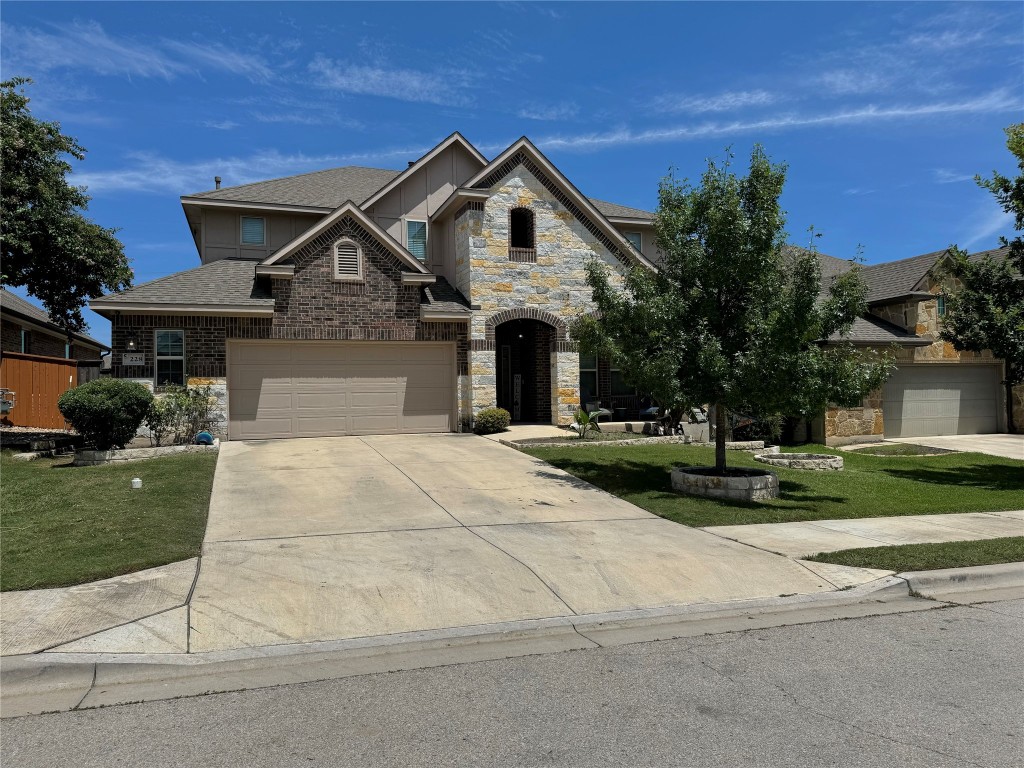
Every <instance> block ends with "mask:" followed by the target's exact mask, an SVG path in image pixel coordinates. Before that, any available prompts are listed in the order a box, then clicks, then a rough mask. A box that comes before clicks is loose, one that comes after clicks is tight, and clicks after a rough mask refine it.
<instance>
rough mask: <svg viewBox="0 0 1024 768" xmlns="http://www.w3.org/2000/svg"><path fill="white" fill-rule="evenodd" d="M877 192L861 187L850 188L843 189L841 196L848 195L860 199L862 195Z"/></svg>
mask: <svg viewBox="0 0 1024 768" xmlns="http://www.w3.org/2000/svg"><path fill="white" fill-rule="evenodd" d="M877 191H878V190H876V189H865V188H863V187H851V188H850V189H844V190H843V194H844V195H849V196H850V197H861V196H863V195H873V194H875V192H877Z"/></svg>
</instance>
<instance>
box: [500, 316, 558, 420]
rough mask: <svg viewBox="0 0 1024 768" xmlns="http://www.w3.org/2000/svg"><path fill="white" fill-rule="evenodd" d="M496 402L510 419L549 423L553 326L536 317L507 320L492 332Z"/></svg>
mask: <svg viewBox="0 0 1024 768" xmlns="http://www.w3.org/2000/svg"><path fill="white" fill-rule="evenodd" d="M495 341H496V346H497V358H498V361H497V362H498V371H497V374H498V375H497V393H496V394H497V401H498V407H499V408H504V409H505V410H506V411H508V412H509V414H511V416H512V420H513V421H526V422H542V423H550V422H551V349H552V344H553V342H554V329H553V328H551V326H549V325H547V324H546V323H541V322H539V321H537V320H510V321H508V322H505V323H502V324H501V325H499V326H498V327H497V329H496V331H495Z"/></svg>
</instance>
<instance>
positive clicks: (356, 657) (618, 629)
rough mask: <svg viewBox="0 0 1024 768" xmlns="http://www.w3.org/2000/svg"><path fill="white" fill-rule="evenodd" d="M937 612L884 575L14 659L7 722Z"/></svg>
mask: <svg viewBox="0 0 1024 768" xmlns="http://www.w3.org/2000/svg"><path fill="white" fill-rule="evenodd" d="M941 605H944V603H937V602H934V601H932V600H923V599H920V598H917V597H913V596H911V594H910V590H909V588H908V586H907V582H906V581H905V580H904V579H902V578H898V577H892V576H887V577H884V578H881V579H878V580H876V581H873V582H870V583H868V584H865V585H862V586H860V587H856V588H853V589H848V590H844V591H838V592H825V593H816V594H811V595H793V596H789V597H775V598H762V599H756V600H743V601H733V602H727V603H714V604H698V605H687V606H666V607H663V608H648V609H637V610H629V611H620V612H615V613H604V614H590V615H585V616H573V617H561V618H551V619H536V620H528V621H516V622H508V623H504V624H488V625H482V626H475V627H457V628H449V629H441V630H432V631H426V632H411V633H406V634H400V635H387V636H382V637H367V638H357V639H352V640H337V641H328V642H319V643H307V644H292V645H276V646H264V647H260V648H245V649H239V650H232V651H217V652H210V653H202V654H90V653H67V652H61V653H57V652H47V653H36V654H28V655H22V656H6V657H3V659H2V660H0V717H3V718H9V717H18V716H22V715H30V714H38V713H42V712H53V711H65V710H72V709H88V708H92V707H104V706H112V705H117V704H125V703H130V702H138V701H156V700H163V699H172V698H179V697H183V696H197V695H202V694H206V693H221V692H227V691H237V690H244V689H250V688H265V687H270V686H276V685H286V684H291V683H302V682H314V681H317V680H330V679H337V678H342V677H350V676H355V675H366V674H373V673H379V672H392V671H398V670H406V669H419V668H426V667H435V666H446V665H450V664H461V663H466V662H472V661H488V660H494V659H504V658H513V657H517V656H529V655H535V654H541V653H553V652H558V651H569V650H579V649H584V648H595V647H601V646H614V645H624V644H628V643H638V642H647V641H651V640H667V639H672V638H678V637H692V636H696V635H705V634H716V633H722V632H736V631H743V630H747V629H760V628H767V627H775V626H782V625H789V624H804V623H812V622H818V621H829V620H832V619H839V618H856V617H861V616H873V615H882V614H888V613H902V612H907V611H918V610H929V609H931V608H935V607H937V606H941Z"/></svg>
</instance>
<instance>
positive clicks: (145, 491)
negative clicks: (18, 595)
mask: <svg viewBox="0 0 1024 768" xmlns="http://www.w3.org/2000/svg"><path fill="white" fill-rule="evenodd" d="M216 464H217V456H216V454H213V453H203V454H195V453H193V454H178V455H173V456H166V457H163V458H159V459H150V460H148V461H136V462H128V463H123V464H108V465H105V466H99V467H72V466H71V459H70V458H60V459H40V460H38V461H24V462H23V461H14V460H13V459H12V458H11V456H10V454H9V453H8V452H3V453H2V454H0V590H3V591H7V590H14V589H40V588H43V587H59V586H68V585H71V584H81V583H84V582H88V581H95V580H96V579H103V578H107V577H110V576H119V575H121V574H125V573H131V572H133V571H139V570H142V569H144V568H152V567H153V566H157V565H164V564H166V563H172V562H175V561H177V560H184V559H186V558H189V557H195V556H196V555H198V554H199V548H200V545H201V544H202V541H203V534H204V532H205V530H206V513H207V511H208V510H209V506H210V489H211V487H212V485H213V470H214V468H215V466H216ZM133 477H139V478H142V488H141V489H140V490H132V488H131V479H132V478H133Z"/></svg>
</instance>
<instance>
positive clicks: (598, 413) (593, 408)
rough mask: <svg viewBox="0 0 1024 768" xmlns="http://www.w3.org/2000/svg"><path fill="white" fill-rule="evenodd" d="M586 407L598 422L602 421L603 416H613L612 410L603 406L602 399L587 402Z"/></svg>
mask: <svg viewBox="0 0 1024 768" xmlns="http://www.w3.org/2000/svg"><path fill="white" fill-rule="evenodd" d="M585 407H586V410H587V413H589V414H590V415H591V416H592V417H593V418H595V419H596V420H597V423H598V424H600V423H601V417H602V416H607V417H608V418H609V419H610V418H611V417H612V412H611V411H609V410H608V409H607V408H602V407H601V401H600V400H591V401H590V402H589V403H587V404H586V406H585Z"/></svg>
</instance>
